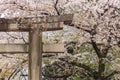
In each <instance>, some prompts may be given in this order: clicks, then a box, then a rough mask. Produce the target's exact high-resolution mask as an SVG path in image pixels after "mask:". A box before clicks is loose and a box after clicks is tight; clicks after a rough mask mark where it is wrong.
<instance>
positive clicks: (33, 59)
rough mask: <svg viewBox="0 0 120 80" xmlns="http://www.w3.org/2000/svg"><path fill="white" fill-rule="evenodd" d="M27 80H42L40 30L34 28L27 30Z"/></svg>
mask: <svg viewBox="0 0 120 80" xmlns="http://www.w3.org/2000/svg"><path fill="white" fill-rule="evenodd" d="M29 38H30V51H29V52H30V54H29V69H30V70H29V71H30V72H29V80H42V31H41V30H40V29H39V28H37V27H36V29H35V30H34V29H33V30H32V31H30V32H29Z"/></svg>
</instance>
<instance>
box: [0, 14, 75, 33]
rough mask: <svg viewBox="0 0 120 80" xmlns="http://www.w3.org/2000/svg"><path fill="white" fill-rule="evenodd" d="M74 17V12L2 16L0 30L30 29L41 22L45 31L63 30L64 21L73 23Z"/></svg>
mask: <svg viewBox="0 0 120 80" xmlns="http://www.w3.org/2000/svg"><path fill="white" fill-rule="evenodd" d="M72 19H73V14H64V15H53V16H43V17H41V16H39V17H24V18H12V19H5V18H0V31H29V30H30V29H32V24H40V28H42V30H43V31H54V30H61V29H62V28H63V23H65V24H71V22H72Z"/></svg>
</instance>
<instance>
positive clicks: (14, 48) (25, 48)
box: [0, 44, 65, 54]
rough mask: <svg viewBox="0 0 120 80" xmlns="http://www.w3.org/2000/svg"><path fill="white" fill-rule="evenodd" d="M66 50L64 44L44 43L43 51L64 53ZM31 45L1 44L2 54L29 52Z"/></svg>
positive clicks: (0, 52) (0, 50) (0, 51)
mask: <svg viewBox="0 0 120 80" xmlns="http://www.w3.org/2000/svg"><path fill="white" fill-rule="evenodd" d="M64 51H65V48H64V44H44V45H43V53H63V52H64ZM28 52H29V45H27V44H0V54H3V53H11V54H17V53H23V54H24V53H28Z"/></svg>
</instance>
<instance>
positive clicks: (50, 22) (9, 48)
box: [0, 14, 73, 80]
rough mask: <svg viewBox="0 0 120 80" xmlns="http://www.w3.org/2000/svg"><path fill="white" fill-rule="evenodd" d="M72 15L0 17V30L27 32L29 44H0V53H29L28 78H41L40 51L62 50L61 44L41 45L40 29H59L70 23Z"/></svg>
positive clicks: (37, 79) (39, 79)
mask: <svg viewBox="0 0 120 80" xmlns="http://www.w3.org/2000/svg"><path fill="white" fill-rule="evenodd" d="M72 19H73V15H72V14H66V15H59V16H58V15H55V16H44V17H24V18H14V19H4V18H0V31H4V32H6V31H7V32H9V31H15V32H16V31H18V32H20V31H22V32H23V31H25V32H29V44H28V45H24V44H0V53H29V74H28V75H29V77H28V79H29V80H42V53H47V52H48V53H50V52H62V51H63V50H64V47H63V45H61V44H53V45H43V46H42V31H54V30H61V29H62V28H63V24H64V23H65V24H70V23H71V22H72Z"/></svg>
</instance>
